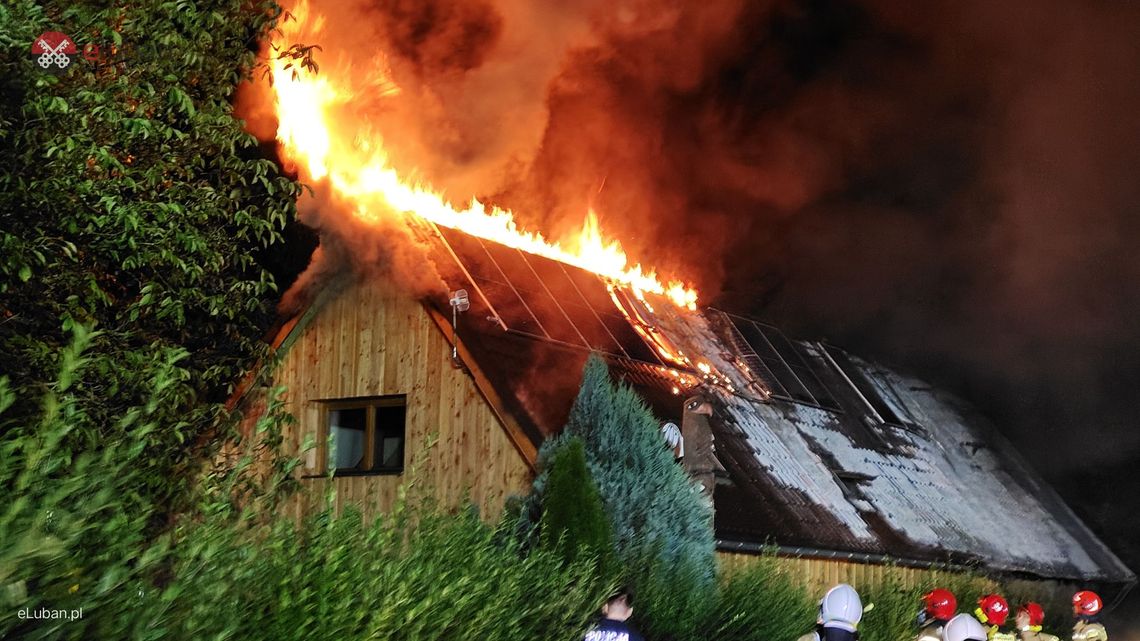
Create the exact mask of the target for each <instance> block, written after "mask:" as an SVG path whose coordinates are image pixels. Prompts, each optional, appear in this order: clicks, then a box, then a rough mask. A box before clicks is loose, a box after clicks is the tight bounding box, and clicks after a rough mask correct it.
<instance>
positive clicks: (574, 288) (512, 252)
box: [439, 227, 661, 365]
mask: <svg viewBox="0 0 1140 641" xmlns="http://www.w3.org/2000/svg"><path fill="white" fill-rule="evenodd" d="M439 232H440V235H441V236H442V238H443V240H444V242H445V243H446V244H447V246H448V247H449V248H450V249H451V252H452V253H453V254H454V255H455V258H456V260H457V262H458V263H459V266H460V268H461V269H462V270H463V271H464V273H465V275H466V277H467V278H468V279H469V280H470V281H471V284H472V285H473V286H474V288H475V289H476V291H477V294H478V295H477V296H476V297H475V298H480V299H481V300H482V303H483V304H484V305H485V306H486V307H487V309H488V311H489V312H490V314H491V315H492V316H493V317H494V318H495V319H496V320H497V321H498V322H499V323H500V324H501V325H502V326H503V328H504V329H507V330H510V331H513V332H517V333H522V334H527V335H530V336H534V337H537V338H542V339H546V340H552V341H557V342H559V343H564V344H567V345H571V346H574V347H580V348H583V349H588V350H596V351H599V352H604V353H606V354H612V355H615V356H622V357H626V358H631V359H635V360H639V361H643V362H647V363H651V364H655V365H660V364H661V361H660V359H658V358H657V357H656V355H655V354H654V352H653V350H652V349H650V347H649V345H647V344H646V343H645V341H644V340H643V339H642V338H641V337H640V336H638V334H637V332H636V331H635V330H634V329H633V327H631V326H630V324H629V321H628V320H626V318H625V317H623V316H622V314H621V312H619V311H618V309H617V306H616V305H615V304H614V302H613V300H612V298H611V297H610V293H609V290H608V289H607V283H606V282H605V281H604V280H603V279H602V278H600V277H599V276H597V275H596V274H592V273H590V272H588V271H585V270H583V269H579V268H577V267H573V266H571V265H566V264H563V263H560V262H557V261H554V260H550V259H548V258H543V257H542V256H536V255H534V254H528V253H526V252H522V251H519V250H517V249H514V248H511V247H507V246H505V245H500V244H498V243H493V242H489V241H484V240H481V239H479V238H476V237H474V236H469V235H467V234H464V233H462V232H458V231H454V230H451V229H448V228H445V227H440V228H439Z"/></svg>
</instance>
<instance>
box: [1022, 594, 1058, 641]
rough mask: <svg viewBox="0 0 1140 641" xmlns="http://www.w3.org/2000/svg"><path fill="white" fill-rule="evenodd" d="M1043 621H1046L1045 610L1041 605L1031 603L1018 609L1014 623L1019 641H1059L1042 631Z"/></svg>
mask: <svg viewBox="0 0 1140 641" xmlns="http://www.w3.org/2000/svg"><path fill="white" fill-rule="evenodd" d="M1043 621H1045V610H1043V609H1042V608H1041V605H1040V604H1038V603H1033V602H1029V603H1026V604H1025V605H1023V606H1021V607H1020V608H1018V609H1017V616H1015V617H1014V619H1013V623H1014V625H1015V626H1017V638H1018V639H1019V641H1059V640H1058V639H1057V637H1055V636H1053V635H1051V634H1045V633H1044V632H1042V631H1041V623H1042V622H1043Z"/></svg>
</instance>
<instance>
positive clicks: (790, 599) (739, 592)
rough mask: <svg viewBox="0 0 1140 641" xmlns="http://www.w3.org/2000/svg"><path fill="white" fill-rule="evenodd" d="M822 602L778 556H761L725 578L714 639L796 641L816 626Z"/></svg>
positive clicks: (732, 571)
mask: <svg viewBox="0 0 1140 641" xmlns="http://www.w3.org/2000/svg"><path fill="white" fill-rule="evenodd" d="M818 599H819V597H818V596H814V595H810V594H808V591H807V590H806V588H805V587H804V586H803V585H802V584H801V583H800V582H798V581H797V580H796V579H795V578H793V577H792V576H791V575H790V574H789V573H788V570H787V567H786V566H784V565H783V564H781V562H780V560H779V559H778V558H776V557H775V556H774V555H770V554H767V555H764V556H761V557H758V558H757V559H756V560H754V561H753V562H751V563H749V564H748V565H746V566H744V567H742V568H736V569H733V570H730V571H729V572H727V573H726V574H725V575H723V576H722V581H721V588H720V599H719V605H718V608H717V612H716V618H715V619H714V620H713V621H712V623H711V625H710V626H709V627H710V632H711V637H712V638H716V639H734V640H738V641H771V640H773V639H780V640H784V641H794V639H795V638H796V637H798V636H799V635H801V634H803V633H805V632H807V631H809V630H810V629H811V627H812V626H813V625H814V624H815V619H816V611H817V610H818V606H817V602H818Z"/></svg>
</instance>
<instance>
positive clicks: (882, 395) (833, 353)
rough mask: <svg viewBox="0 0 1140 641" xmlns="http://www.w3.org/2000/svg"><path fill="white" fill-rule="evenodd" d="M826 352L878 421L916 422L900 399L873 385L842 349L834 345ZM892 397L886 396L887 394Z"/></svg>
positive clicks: (907, 423)
mask: <svg viewBox="0 0 1140 641" xmlns="http://www.w3.org/2000/svg"><path fill="white" fill-rule="evenodd" d="M825 350H826V353H827V355H828V357H829V358H831V362H832V363H834V364H835V367H836V369H838V370H839V372H840V373H841V374H843V376H844V378H846V379H847V380H848V381H850V382H851V386H852V387H854V388H855V391H857V392H858V393H859V396H860V397H861V398H862V399H863V401H864V402H866V403H867V406H868V407H869V408H870V409H871V410H872V412H874V415H875V416H877V417H878V418H879V420H880V421H882V422H883V423H885V424H887V425H898V426H904V427H905V426H912V425H916V424H917V422H916V421H915V420H914V418H912V417H911V416H910V414H909V413H908V412H907V411H906V405H905V404H904V403H903V402H902V400H901V399H899V398H898V396H897V395H896V394H895V393H894V391H893V390H891V389H890V387H889V386H885V387H884V389H880V387H879V386H878V385H875V383H873V382H872V381H871V379H870V377H869V376H868V375H867V373H866V372H865V371H864V370H863V369H862V368H860V367H858V366H856V365H855V363H854V362H853V361H852V360H851V359H850V358H849V357H848V356H847V353H846V352H844V351H843V350H840V349H836V348H834V347H826V348H825ZM888 393H889V394H890V396H891V397H893V398H888V396H887V394H888Z"/></svg>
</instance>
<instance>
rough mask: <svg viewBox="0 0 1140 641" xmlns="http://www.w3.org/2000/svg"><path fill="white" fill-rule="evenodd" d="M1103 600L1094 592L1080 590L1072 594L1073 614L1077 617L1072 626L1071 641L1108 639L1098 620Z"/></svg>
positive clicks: (1106, 632)
mask: <svg viewBox="0 0 1140 641" xmlns="http://www.w3.org/2000/svg"><path fill="white" fill-rule="evenodd" d="M1103 608H1104V601H1101V600H1100V597H1099V596H1097V593H1096V592H1090V591H1089V590H1081V591H1080V592H1077V593H1076V594H1074V595H1073V616H1075V617H1076V618H1077V623H1076V625H1074V626H1073V641H1108V631H1106V630H1105V629H1104V626H1103V625H1102V624H1101V622H1100V611H1101V610H1102V609H1103Z"/></svg>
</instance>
